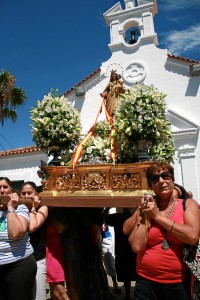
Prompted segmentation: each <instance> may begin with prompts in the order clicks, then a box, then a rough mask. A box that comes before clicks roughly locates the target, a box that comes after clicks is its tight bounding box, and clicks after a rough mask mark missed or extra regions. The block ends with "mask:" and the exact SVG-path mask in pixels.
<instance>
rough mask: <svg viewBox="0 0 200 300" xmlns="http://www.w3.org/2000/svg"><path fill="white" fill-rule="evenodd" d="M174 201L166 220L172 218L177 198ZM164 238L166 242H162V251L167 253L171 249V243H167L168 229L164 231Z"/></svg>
mask: <svg viewBox="0 0 200 300" xmlns="http://www.w3.org/2000/svg"><path fill="white" fill-rule="evenodd" d="M173 199H174V201H173V203H172V205H171V207H170V209H169V212H168V214H167V216H166V218H169V217H170V216H171V213H172V211H173V208H174V206H175V204H176V198H175V197H174V198H173ZM163 238H164V240H163V241H162V249H163V250H165V251H167V250H168V249H169V248H170V245H169V242H168V241H167V230H166V229H163Z"/></svg>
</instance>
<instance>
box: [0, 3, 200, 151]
mask: <svg viewBox="0 0 200 300" xmlns="http://www.w3.org/2000/svg"><path fill="white" fill-rule="evenodd" d="M117 2H118V1H117V0H86V1H82V0H76V1H69V0H57V1H55V0H34V1H33V0H28V1H27V0H18V1H16V0H10V1H7V0H0V11H1V18H0V28H1V42H0V43H1V45H0V70H2V69H6V70H8V71H10V72H11V73H13V74H14V75H15V77H16V86H18V87H21V88H23V89H24V90H25V92H26V95H27V97H28V101H27V102H26V104H25V105H24V106H23V107H22V108H20V109H18V110H17V113H18V119H17V121H16V123H11V122H10V121H6V123H5V125H4V126H3V127H2V126H0V151H4V150H8V149H12V148H18V147H25V146H31V145H33V144H34V143H33V142H32V135H31V128H30V126H29V125H30V123H31V120H30V113H29V111H30V109H31V107H33V106H35V104H36V101H37V100H42V98H43V96H44V95H46V94H48V92H50V90H51V89H54V90H55V89H58V90H59V93H64V92H65V91H67V90H68V89H69V88H71V87H73V86H74V85H75V84H76V83H78V82H79V81H81V80H82V79H84V78H85V77H86V76H88V75H89V74H90V73H92V72H93V71H95V70H96V69H97V68H99V67H100V66H101V64H102V62H104V61H107V60H108V59H109V58H110V56H111V53H110V50H109V48H108V43H109V42H110V33H109V28H108V27H107V25H106V23H105V20H104V18H103V13H104V12H106V11H107V10H108V9H109V8H111V7H112V6H113V5H114V4H116V3H117ZM120 2H121V4H122V7H124V1H123V0H121V1H120ZM157 3H158V9H159V13H158V14H157V15H156V16H155V18H154V21H155V31H156V32H157V34H158V41H159V46H158V47H159V48H163V49H167V50H168V51H169V52H170V53H172V54H175V55H179V56H182V57H185V58H189V59H194V60H198V61H200V17H199V16H200V1H199V0H158V1H157Z"/></svg>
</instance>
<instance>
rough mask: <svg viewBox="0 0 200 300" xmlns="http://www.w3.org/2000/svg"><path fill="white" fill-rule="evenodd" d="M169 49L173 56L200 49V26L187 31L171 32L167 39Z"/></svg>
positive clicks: (191, 27) (189, 28)
mask: <svg viewBox="0 0 200 300" xmlns="http://www.w3.org/2000/svg"><path fill="white" fill-rule="evenodd" d="M166 44H167V49H168V50H169V51H170V52H171V53H173V54H179V53H182V52H184V51H188V50H193V49H195V48H200V24H197V25H195V26H190V27H188V28H187V31H186V30H181V31H171V32H170V33H169V34H168V36H167V37H166Z"/></svg>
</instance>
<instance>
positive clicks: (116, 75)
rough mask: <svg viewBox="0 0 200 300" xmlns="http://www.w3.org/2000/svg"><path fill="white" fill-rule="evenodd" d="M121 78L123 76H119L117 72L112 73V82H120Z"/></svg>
mask: <svg viewBox="0 0 200 300" xmlns="http://www.w3.org/2000/svg"><path fill="white" fill-rule="evenodd" d="M120 78H121V76H120V75H119V74H117V72H116V71H115V70H112V71H111V74H110V81H114V80H119V79H120Z"/></svg>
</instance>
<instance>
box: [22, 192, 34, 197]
mask: <svg viewBox="0 0 200 300" xmlns="http://www.w3.org/2000/svg"><path fill="white" fill-rule="evenodd" d="M21 194H22V196H25V195H26V194H27V195H29V196H30V195H32V194H33V192H22V193H21Z"/></svg>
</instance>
